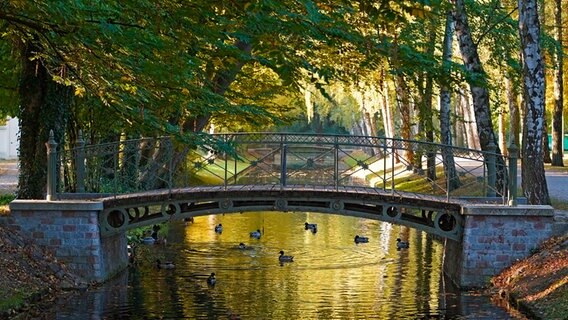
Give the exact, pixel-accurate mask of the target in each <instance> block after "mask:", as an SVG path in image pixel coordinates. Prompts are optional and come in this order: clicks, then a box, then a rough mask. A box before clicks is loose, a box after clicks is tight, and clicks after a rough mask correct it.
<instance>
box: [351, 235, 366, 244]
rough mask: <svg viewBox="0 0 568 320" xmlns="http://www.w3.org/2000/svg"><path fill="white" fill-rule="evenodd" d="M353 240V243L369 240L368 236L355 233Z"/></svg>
mask: <svg viewBox="0 0 568 320" xmlns="http://www.w3.org/2000/svg"><path fill="white" fill-rule="evenodd" d="M354 240H355V243H367V242H369V238H367V237H361V236H359V235H356V236H355V239H354Z"/></svg>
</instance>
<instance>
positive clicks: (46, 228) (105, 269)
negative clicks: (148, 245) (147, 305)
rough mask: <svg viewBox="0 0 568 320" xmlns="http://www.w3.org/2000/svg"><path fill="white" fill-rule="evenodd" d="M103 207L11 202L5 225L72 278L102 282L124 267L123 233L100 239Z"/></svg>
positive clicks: (71, 202) (93, 203)
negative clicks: (52, 258) (45, 252)
mask: <svg viewBox="0 0 568 320" xmlns="http://www.w3.org/2000/svg"><path fill="white" fill-rule="evenodd" d="M102 210H103V203H102V202H99V201H83V200H64V201H46V200H14V201H12V202H11V203H10V212H11V214H10V216H9V217H8V218H7V221H4V223H5V224H8V225H10V226H12V227H15V228H17V229H19V230H20V231H21V232H22V233H23V234H24V235H26V236H27V237H29V238H31V239H32V240H33V241H34V242H35V243H36V244H38V245H40V246H42V247H43V248H45V249H47V250H48V251H50V252H51V253H53V254H54V255H55V257H57V259H58V260H59V261H61V262H63V263H65V265H66V266H67V267H68V268H69V270H70V271H71V272H73V273H74V274H75V275H77V276H80V277H82V278H83V279H84V280H86V281H88V282H104V281H106V280H108V279H110V278H111V277H113V276H115V275H116V274H117V273H118V272H120V271H122V270H124V269H126V267H127V266H128V253H127V249H126V246H127V240H126V233H124V232H122V233H118V234H114V235H109V236H104V237H102V236H101V233H100V228H99V215H100V212H101V211H102Z"/></svg>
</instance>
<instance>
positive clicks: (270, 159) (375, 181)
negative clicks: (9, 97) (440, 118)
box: [48, 133, 516, 203]
mask: <svg viewBox="0 0 568 320" xmlns="http://www.w3.org/2000/svg"><path fill="white" fill-rule="evenodd" d="M48 145H49V146H50V147H49V148H48V149H49V150H48V153H50V159H52V160H51V164H50V165H49V169H48V171H49V176H50V177H49V178H48V180H49V181H48V197H51V199H57V198H64V197H71V196H75V197H79V196H81V197H85V196H91V197H93V196H97V195H101V194H104V195H117V194H123V193H132V192H141V191H149V190H157V189H168V190H172V191H173V189H176V188H186V187H198V186H204V185H208V186H211V185H217V186H220V187H227V186H228V185H242V186H247V185H255V184H263V185H267V184H270V185H274V186H275V187H286V186H290V185H303V186H305V185H317V186H328V187H329V188H332V189H337V188H343V187H374V188H379V189H383V190H388V191H390V192H392V193H393V194H395V193H397V192H401V191H405V192H408V191H410V192H414V193H415V194H417V195H420V194H425V195H433V194H434V195H440V196H446V197H447V198H448V199H449V198H451V197H496V196H497V197H498V198H499V199H502V201H503V202H505V203H506V202H508V201H511V200H512V201H513V203H514V198H515V192H514V191H515V190H516V185H515V186H512V183H516V179H509V178H508V177H509V175H511V176H513V177H516V171H515V172H514V173H513V172H509V170H508V166H511V165H513V167H514V169H515V170H516V158H509V159H508V160H509V161H508V162H507V161H506V159H505V158H504V157H503V156H502V155H500V154H497V153H495V152H494V151H493V152H491V151H480V150H472V149H466V148H460V147H452V146H446V145H441V144H436V143H428V142H423V141H414V140H403V139H391V138H384V137H370V136H352V135H323V134H322V135H315V134H295V133H232V134H215V135H211V136H208V142H207V143H206V144H205V145H200V146H195V145H190V144H184V143H180V142H178V141H175V140H174V139H173V138H171V137H160V138H142V139H135V140H123V141H117V142H112V143H104V144H97V145H86V144H85V142H84V141H83V140H82V138H81V137H79V139H78V141H77V142H76V143H75V146H74V147H73V148H70V149H66V150H59V151H56V150H55V149H56V144H54V142H53V141H51V143H48ZM511 154H515V153H511ZM452 163H453V165H452ZM512 174H514V175H512ZM509 182H511V184H510V183H509ZM49 185H51V187H50V186H49ZM509 191H510V192H509Z"/></svg>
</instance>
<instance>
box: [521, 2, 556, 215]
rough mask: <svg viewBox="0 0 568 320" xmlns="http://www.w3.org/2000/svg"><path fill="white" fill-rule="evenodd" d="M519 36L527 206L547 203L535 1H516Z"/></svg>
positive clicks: (542, 94) (538, 26) (523, 183)
mask: <svg viewBox="0 0 568 320" xmlns="http://www.w3.org/2000/svg"><path fill="white" fill-rule="evenodd" d="M518 3H519V35H520V38H521V55H522V60H523V90H524V92H525V93H524V97H525V99H524V101H523V103H524V108H525V117H524V123H525V125H524V127H523V146H522V150H523V152H522V157H523V158H522V170H521V171H522V186H523V191H524V193H525V196H526V197H527V199H528V202H529V203H530V204H550V199H549V196H548V186H547V185H546V176H545V174H544V163H543V157H542V153H543V150H542V132H543V130H542V126H543V120H544V66H543V61H542V55H541V50H540V23H539V20H538V10H537V1H536V0H519V2H518Z"/></svg>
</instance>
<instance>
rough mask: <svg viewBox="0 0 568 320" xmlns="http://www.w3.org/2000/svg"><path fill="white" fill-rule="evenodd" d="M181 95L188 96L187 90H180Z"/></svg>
mask: <svg viewBox="0 0 568 320" xmlns="http://www.w3.org/2000/svg"><path fill="white" fill-rule="evenodd" d="M181 93H182V94H183V95H184V96H189V90H187V88H183V89H181Z"/></svg>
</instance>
